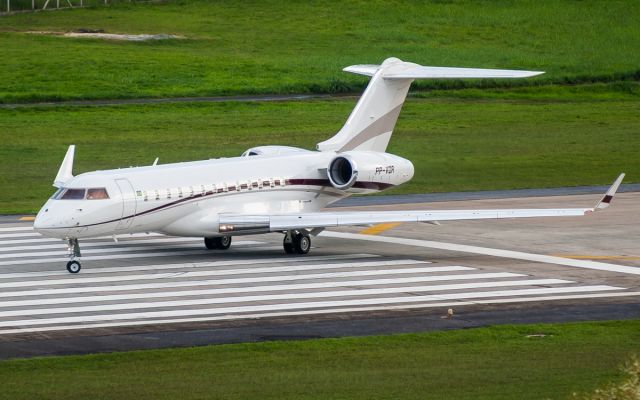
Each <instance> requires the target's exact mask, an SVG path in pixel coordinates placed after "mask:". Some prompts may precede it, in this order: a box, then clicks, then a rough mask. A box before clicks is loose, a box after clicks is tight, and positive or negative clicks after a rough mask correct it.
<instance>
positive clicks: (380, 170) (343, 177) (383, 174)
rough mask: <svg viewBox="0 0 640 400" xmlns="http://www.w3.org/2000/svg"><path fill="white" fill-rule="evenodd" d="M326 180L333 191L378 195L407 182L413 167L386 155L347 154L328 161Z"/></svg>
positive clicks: (365, 152)
mask: <svg viewBox="0 0 640 400" xmlns="http://www.w3.org/2000/svg"><path fill="white" fill-rule="evenodd" d="M327 177H328V178H329V182H331V185H332V186H333V187H335V188H336V189H340V190H345V191H349V192H353V193H362V192H369V191H378V190H384V189H387V188H389V187H393V186H397V185H400V184H402V183H404V182H407V181H409V180H410V179H411V178H412V177H413V164H412V163H411V161H409V160H406V159H404V158H402V157H398V156H395V155H393V154H389V153H380V152H373V151H347V152H344V153H339V154H338V155H336V156H335V157H334V158H333V159H332V160H331V162H330V163H329V166H328V167H327Z"/></svg>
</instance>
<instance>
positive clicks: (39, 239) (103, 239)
mask: <svg viewBox="0 0 640 400" xmlns="http://www.w3.org/2000/svg"><path fill="white" fill-rule="evenodd" d="M28 236H31V237H34V239H17V240H1V239H2V237H3V235H0V247H2V246H5V245H8V244H25V243H39V242H58V243H63V244H66V241H65V240H63V239H57V238H49V237H44V236H42V235H40V234H29V235H28ZM158 236H162V237H166V238H171V237H175V236H166V235H161V234H159V233H132V234H125V235H121V236H118V235H116V237H117V239H118V241H119V242H120V243H126V242H128V241H129V240H130V238H144V237H148V238H153V237H158ZM25 237H26V236H25ZM192 239H193V238H192ZM149 240H151V239H149ZM98 242H113V236H101V237H96V238H91V239H84V240H83V241H82V244H83V245H84V244H85V243H98Z"/></svg>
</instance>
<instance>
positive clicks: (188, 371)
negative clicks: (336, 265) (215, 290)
mask: <svg viewBox="0 0 640 400" xmlns="http://www.w3.org/2000/svg"><path fill="white" fill-rule="evenodd" d="M531 334H545V335H547V336H545V337H527V336H528V335H531ZM639 343H640V321H627V322H602V323H580V324H556V325H527V326H499V327H490V328H481V329H470V330H459V331H449V332H436V333H427V334H413V335H394V336H379V337H365V338H343V339H322V340H308V341H297V342H268V343H250V344H237V345H222V346H207V347H199V348H188V349H170V350H157V351H138V352H128V353H114V354H103V355H89V356H73V357H53V358H47V359H31V360H11V361H0V381H1V382H2V390H0V398H2V399H4V398H6V399H12V400H18V399H34V398H47V399H58V398H60V399H86V398H91V399H107V398H108V399H131V398H153V399H176V398H180V399H202V398H208V399H212V398H225V399H249V398H256V399H287V398H291V399H327V398H333V399H335V398H340V399H344V398H349V399H371V398H375V399H399V398H401V399H492V400H495V399H519V400H524V399H567V398H569V397H570V395H571V393H572V392H583V393H584V392H590V391H591V390H593V389H594V388H596V387H602V386H603V385H606V384H607V383H608V382H613V381H617V380H619V379H621V378H622V373H621V371H620V370H619V366H620V365H621V364H622V363H623V362H624V361H625V360H627V359H628V358H629V357H630V356H631V355H632V354H637V352H638V351H639V350H640V346H639ZM97 377H99V379H96V378H97Z"/></svg>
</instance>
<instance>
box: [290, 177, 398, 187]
mask: <svg viewBox="0 0 640 400" xmlns="http://www.w3.org/2000/svg"><path fill="white" fill-rule="evenodd" d="M287 182H289V184H291V185H306V186H325V187H333V185H331V182H330V181H329V179H288V180H287ZM393 186H394V185H392V184H390V183H382V182H356V183H354V184H353V187H354V188H358V189H372V190H384V189H388V188H390V187H393Z"/></svg>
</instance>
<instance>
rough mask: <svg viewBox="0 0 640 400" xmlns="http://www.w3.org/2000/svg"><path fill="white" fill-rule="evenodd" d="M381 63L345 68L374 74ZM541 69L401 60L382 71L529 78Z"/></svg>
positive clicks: (407, 75)
mask: <svg viewBox="0 0 640 400" xmlns="http://www.w3.org/2000/svg"><path fill="white" fill-rule="evenodd" d="M379 68H380V66H379V65H370V64H365V65H352V66H350V67H347V68H345V69H344V71H346V72H352V73H354V74H360V75H366V76H373V75H374V74H375V73H376V72H377V71H378V69H379ZM543 73H544V72H541V71H522V70H512V69H482V68H451V67H425V66H422V65H418V64H414V63H408V62H401V63H397V64H396V65H393V66H391V67H390V68H385V70H384V72H383V73H382V78H384V79H463V78H470V79H473V78H478V79H479V78H528V77H531V76H536V75H540V74H543Z"/></svg>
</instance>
